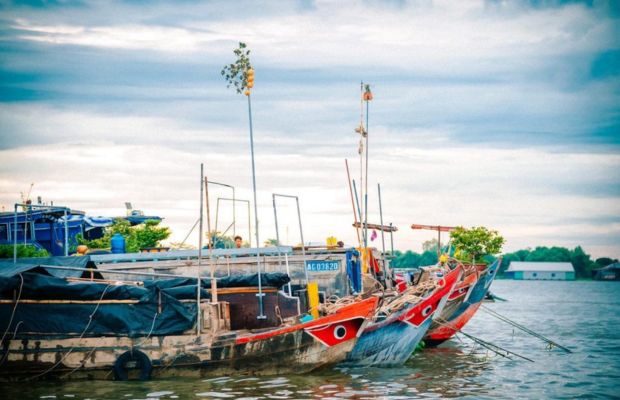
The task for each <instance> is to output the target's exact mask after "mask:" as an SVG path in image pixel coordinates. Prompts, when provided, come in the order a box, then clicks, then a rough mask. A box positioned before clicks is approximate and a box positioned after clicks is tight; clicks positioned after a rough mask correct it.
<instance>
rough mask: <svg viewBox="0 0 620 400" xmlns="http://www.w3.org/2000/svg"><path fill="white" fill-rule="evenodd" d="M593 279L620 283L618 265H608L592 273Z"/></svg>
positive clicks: (619, 266)
mask: <svg viewBox="0 0 620 400" xmlns="http://www.w3.org/2000/svg"><path fill="white" fill-rule="evenodd" d="M592 273H593V275H594V276H593V278H594V279H596V280H600V281H620V263H613V264H609V265H608V266H606V267H604V268H600V269H597V270H594V271H592Z"/></svg>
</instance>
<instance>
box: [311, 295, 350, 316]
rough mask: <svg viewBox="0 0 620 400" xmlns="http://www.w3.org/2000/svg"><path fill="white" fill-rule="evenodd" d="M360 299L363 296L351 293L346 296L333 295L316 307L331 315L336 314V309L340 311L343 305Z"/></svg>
mask: <svg viewBox="0 0 620 400" xmlns="http://www.w3.org/2000/svg"><path fill="white" fill-rule="evenodd" d="M359 300H361V296H353V295H349V296H344V297H340V298H339V297H338V296H335V295H332V296H330V297H329V299H327V300H326V301H325V303H320V304H319V305H318V306H317V307H316V309H318V310H319V312H320V313H322V314H324V315H330V314H334V313H335V312H336V311H338V310H339V309H341V308H342V307H344V306H347V305H349V304H352V303H355V302H357V301H359ZM313 310H314V308H313V309H311V310H310V311H313Z"/></svg>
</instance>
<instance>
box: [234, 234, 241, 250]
mask: <svg viewBox="0 0 620 400" xmlns="http://www.w3.org/2000/svg"><path fill="white" fill-rule="evenodd" d="M242 246H243V238H242V237H241V236H235V247H236V248H237V249H240V248H241V247H242Z"/></svg>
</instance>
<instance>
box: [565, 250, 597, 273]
mask: <svg viewBox="0 0 620 400" xmlns="http://www.w3.org/2000/svg"><path fill="white" fill-rule="evenodd" d="M570 261H571V263H572V264H573V268H574V269H575V275H576V276H577V277H578V278H582V279H583V278H585V279H590V278H592V272H591V271H592V269H594V267H595V264H594V263H593V262H592V260H590V255H589V254H586V252H585V251H583V249H582V248H581V246H577V247H575V249H574V250H573V251H571V259H570Z"/></svg>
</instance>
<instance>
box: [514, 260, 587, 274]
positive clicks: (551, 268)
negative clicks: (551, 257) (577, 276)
mask: <svg viewBox="0 0 620 400" xmlns="http://www.w3.org/2000/svg"><path fill="white" fill-rule="evenodd" d="M515 271H534V272H574V271H575V270H574V269H573V264H571V263H569V262H542V261H531V262H528V261H512V262H511V263H510V266H509V267H508V270H507V271H506V272H515Z"/></svg>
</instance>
